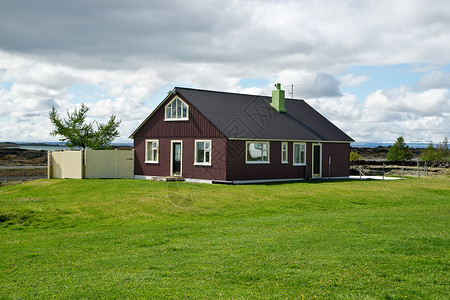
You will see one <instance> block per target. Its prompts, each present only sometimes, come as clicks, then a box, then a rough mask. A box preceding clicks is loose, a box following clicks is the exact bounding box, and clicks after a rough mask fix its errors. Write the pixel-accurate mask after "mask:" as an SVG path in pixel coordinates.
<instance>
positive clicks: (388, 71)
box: [0, 0, 450, 143]
mask: <svg viewBox="0 0 450 300" xmlns="http://www.w3.org/2000/svg"><path fill="white" fill-rule="evenodd" d="M22 2H24V0H18V1H8V2H4V3H2V5H1V7H0V40H1V41H2V42H1V43H0V141H21V142H27V141H28V142H37V141H57V137H52V136H50V134H49V133H50V131H51V130H52V127H51V124H50V123H49V121H48V111H49V110H50V108H51V107H52V106H55V107H56V108H57V109H58V110H59V111H60V112H61V113H62V114H63V113H64V112H65V111H67V110H72V109H73V108H74V107H76V106H79V105H80V104H81V103H85V104H87V105H88V106H89V107H90V111H89V116H90V118H91V119H92V120H93V119H96V120H99V121H103V120H106V119H107V118H108V117H109V116H110V115H111V114H115V115H117V117H118V118H119V119H121V120H122V125H121V127H120V132H121V136H120V138H119V139H118V140H117V142H131V141H130V140H129V139H128V136H129V135H130V134H131V133H132V132H133V131H134V129H135V128H136V127H137V126H138V125H139V124H140V122H142V121H143V120H144V119H145V118H146V117H147V115H148V114H150V113H151V111H152V110H153V109H154V108H155V107H156V106H157V105H158V104H159V102H160V101H162V100H163V99H164V98H165V96H166V94H167V91H169V90H171V89H173V87H175V86H183V87H193V88H200V89H210V90H218V91H229V92H238V93H249V94H258V95H270V94H271V90H272V89H273V85H274V83H276V82H280V83H281V84H282V86H284V87H285V89H286V95H287V97H290V96H291V95H290V88H289V87H290V86H291V85H294V97H295V98H299V99H305V100H306V101H307V102H308V103H309V104H310V105H312V106H313V107H314V108H316V109H317V110H318V111H319V112H320V113H322V114H323V115H324V116H326V117H327V118H329V119H330V120H331V121H332V122H334V123H335V124H336V125H337V126H338V127H340V128H341V129H343V130H344V131H345V132H346V133H347V134H349V135H350V136H351V137H353V138H354V139H355V140H356V141H359V142H393V141H395V140H396V138H397V137H398V136H400V135H401V136H404V137H405V140H406V141H424V142H427V141H433V142H436V143H437V142H439V141H442V140H443V139H444V137H446V136H447V137H449V135H450V94H449V88H450V2H448V1H444V0H442V1H441V0H432V1H426V2H425V1H421V0H420V1H419V0H410V1H387V0H379V1H375V0H367V1H350V0H348V1H346V0H344V1H325V0H318V1H303V0H298V1H296V0H281V1H277V2H273V1H268V0H255V1H246V2H242V1H237V0H230V1H222V0H217V1H212V0H211V1H210V0H196V1H193V0H185V1H177V0H168V1H146V2H142V1H138V0H130V1H127V2H126V3H125V2H123V1H118V0H111V1H108V5H105V4H104V3H103V2H102V1H87V0H80V1H75V2H67V1H56V0H45V1H33V2H26V3H22ZM25 4H26V5H25ZM55 24H57V26H55Z"/></svg>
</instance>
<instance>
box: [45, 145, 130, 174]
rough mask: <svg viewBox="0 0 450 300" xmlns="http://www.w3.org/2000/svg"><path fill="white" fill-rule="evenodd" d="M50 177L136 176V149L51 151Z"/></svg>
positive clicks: (49, 160) (49, 154)
mask: <svg viewBox="0 0 450 300" xmlns="http://www.w3.org/2000/svg"><path fill="white" fill-rule="evenodd" d="M48 178H76V179H82V178H134V150H78V151H49V152H48Z"/></svg>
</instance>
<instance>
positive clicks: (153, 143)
mask: <svg viewBox="0 0 450 300" xmlns="http://www.w3.org/2000/svg"><path fill="white" fill-rule="evenodd" d="M158 154H159V141H158V140H146V141H145V162H146V163H153V164H157V163H158V159H159V155H158Z"/></svg>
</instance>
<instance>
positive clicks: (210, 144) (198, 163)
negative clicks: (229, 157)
mask: <svg viewBox="0 0 450 300" xmlns="http://www.w3.org/2000/svg"><path fill="white" fill-rule="evenodd" d="M198 143H203V144H204V146H205V143H209V149H208V150H206V149H203V162H199V161H198V153H197V144H198ZM207 152H208V153H209V161H206V153H207ZM211 155H212V141H211V140H195V149H194V165H196V166H210V165H211Z"/></svg>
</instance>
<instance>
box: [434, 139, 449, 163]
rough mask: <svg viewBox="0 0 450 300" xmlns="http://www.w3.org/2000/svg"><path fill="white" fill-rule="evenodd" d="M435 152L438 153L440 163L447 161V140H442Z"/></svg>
mask: <svg viewBox="0 0 450 300" xmlns="http://www.w3.org/2000/svg"><path fill="white" fill-rule="evenodd" d="M437 151H438V153H439V158H440V160H441V161H444V160H448V159H449V158H450V151H449V149H448V139H447V137H445V138H444V140H443V141H442V143H439V144H438V145H437Z"/></svg>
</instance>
